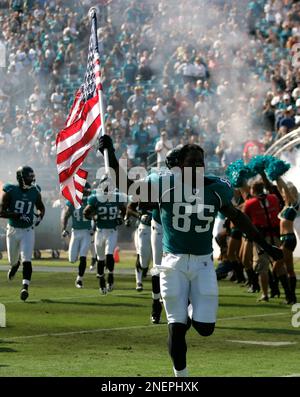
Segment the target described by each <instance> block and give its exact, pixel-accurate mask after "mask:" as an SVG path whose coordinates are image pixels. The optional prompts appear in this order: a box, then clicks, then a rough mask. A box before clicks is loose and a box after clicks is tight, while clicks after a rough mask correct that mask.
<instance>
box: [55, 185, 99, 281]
mask: <svg viewBox="0 0 300 397" xmlns="http://www.w3.org/2000/svg"><path fill="white" fill-rule="evenodd" d="M90 193H91V186H90V184H89V183H88V182H87V183H86V184H85V187H84V191H83V198H82V204H81V207H80V208H79V209H75V207H74V206H73V204H72V203H71V202H70V201H67V202H66V206H65V208H64V210H63V214H62V236H63V237H67V236H68V235H69V232H68V231H67V225H68V220H69V219H70V218H72V231H71V239H70V243H69V262H71V263H75V262H76V261H77V259H78V256H79V266H78V275H77V277H76V280H75V286H76V288H82V287H83V276H84V273H85V269H86V258H87V253H88V250H89V248H90V245H91V238H92V234H93V231H92V226H91V221H90V219H86V218H85V217H84V215H83V210H84V208H85V207H86V205H87V201H88V197H89V195H90Z"/></svg>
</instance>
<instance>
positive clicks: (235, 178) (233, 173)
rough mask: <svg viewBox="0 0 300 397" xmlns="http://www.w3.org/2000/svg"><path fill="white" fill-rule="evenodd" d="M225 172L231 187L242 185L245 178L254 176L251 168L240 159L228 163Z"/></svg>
mask: <svg viewBox="0 0 300 397" xmlns="http://www.w3.org/2000/svg"><path fill="white" fill-rule="evenodd" d="M225 174H226V175H227V177H228V178H229V180H230V182H231V184H232V186H233V187H242V186H243V185H244V183H245V181H246V180H247V179H249V178H252V177H253V176H254V174H253V172H252V170H251V169H250V168H249V167H248V166H247V165H245V164H244V162H243V160H241V159H240V160H236V161H234V162H233V163H231V164H229V166H228V167H227V169H226V172H225Z"/></svg>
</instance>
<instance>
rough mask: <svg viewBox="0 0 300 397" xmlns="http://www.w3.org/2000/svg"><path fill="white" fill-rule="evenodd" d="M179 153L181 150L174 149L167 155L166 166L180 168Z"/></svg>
mask: <svg viewBox="0 0 300 397" xmlns="http://www.w3.org/2000/svg"><path fill="white" fill-rule="evenodd" d="M179 153H180V149H176V148H175V149H172V150H170V151H169V152H168V153H167V156H166V166H167V167H168V168H169V169H171V168H174V167H178V165H179Z"/></svg>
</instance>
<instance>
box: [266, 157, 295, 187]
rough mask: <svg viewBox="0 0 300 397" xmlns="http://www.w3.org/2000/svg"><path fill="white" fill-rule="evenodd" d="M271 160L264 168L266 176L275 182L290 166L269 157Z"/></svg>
mask: <svg viewBox="0 0 300 397" xmlns="http://www.w3.org/2000/svg"><path fill="white" fill-rule="evenodd" d="M271 157H272V159H271V160H270V161H269V164H268V166H267V168H266V174H267V176H268V178H269V179H271V181H275V180H276V179H278V178H279V177H280V176H281V175H283V174H285V173H286V172H287V171H288V170H289V169H290V167H291V165H290V164H289V163H287V162H285V161H283V160H280V159H278V158H276V157H273V156H271Z"/></svg>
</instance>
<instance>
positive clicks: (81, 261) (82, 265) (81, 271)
mask: <svg viewBox="0 0 300 397" xmlns="http://www.w3.org/2000/svg"><path fill="white" fill-rule="evenodd" d="M85 269H86V257H85V256H81V257H80V258H79V267H78V275H79V276H80V277H83V276H84V272H85Z"/></svg>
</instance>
